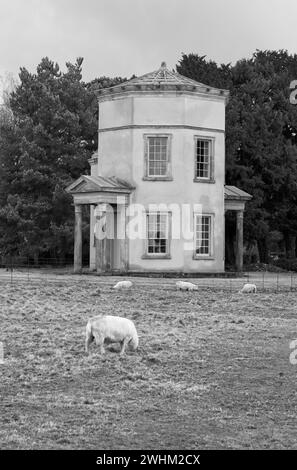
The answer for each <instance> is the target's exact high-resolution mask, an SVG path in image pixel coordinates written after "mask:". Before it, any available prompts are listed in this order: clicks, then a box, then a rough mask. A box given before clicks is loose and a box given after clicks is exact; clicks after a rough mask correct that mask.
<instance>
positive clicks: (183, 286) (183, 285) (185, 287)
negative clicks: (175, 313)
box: [176, 281, 198, 290]
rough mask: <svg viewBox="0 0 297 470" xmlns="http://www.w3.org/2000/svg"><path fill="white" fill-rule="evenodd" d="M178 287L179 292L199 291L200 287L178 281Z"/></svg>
mask: <svg viewBox="0 0 297 470" xmlns="http://www.w3.org/2000/svg"><path fill="white" fill-rule="evenodd" d="M176 287H177V289H179V290H198V286H197V285H196V284H192V282H184V281H177V283H176Z"/></svg>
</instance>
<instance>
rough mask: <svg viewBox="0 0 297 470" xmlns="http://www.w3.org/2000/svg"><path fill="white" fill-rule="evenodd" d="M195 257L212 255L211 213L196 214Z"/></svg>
mask: <svg viewBox="0 0 297 470" xmlns="http://www.w3.org/2000/svg"><path fill="white" fill-rule="evenodd" d="M194 225H195V253H194V254H195V257H197V258H200V257H208V256H212V254H213V253H212V244H213V243H212V242H213V241H212V225H213V220H212V216H211V215H203V214H199V215H198V214H196V215H195V223H194Z"/></svg>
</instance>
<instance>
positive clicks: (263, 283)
mask: <svg viewBox="0 0 297 470" xmlns="http://www.w3.org/2000/svg"><path fill="white" fill-rule="evenodd" d="M264 276H265V271H263V275H262V289H263V292H264V290H265V281H264Z"/></svg>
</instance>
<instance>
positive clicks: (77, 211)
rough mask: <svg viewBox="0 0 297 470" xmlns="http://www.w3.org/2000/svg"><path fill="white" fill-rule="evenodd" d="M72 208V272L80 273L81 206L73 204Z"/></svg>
mask: <svg viewBox="0 0 297 470" xmlns="http://www.w3.org/2000/svg"><path fill="white" fill-rule="evenodd" d="M74 208H75V224H74V272H75V273H80V272H81V269H82V206H81V205H80V204H75V206H74Z"/></svg>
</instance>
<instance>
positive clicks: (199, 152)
mask: <svg viewBox="0 0 297 470" xmlns="http://www.w3.org/2000/svg"><path fill="white" fill-rule="evenodd" d="M211 148H212V141H211V140H205V139H197V141H196V178H210V162H211Z"/></svg>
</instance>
